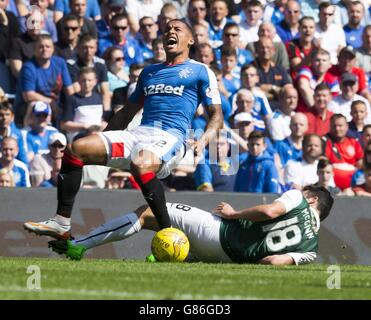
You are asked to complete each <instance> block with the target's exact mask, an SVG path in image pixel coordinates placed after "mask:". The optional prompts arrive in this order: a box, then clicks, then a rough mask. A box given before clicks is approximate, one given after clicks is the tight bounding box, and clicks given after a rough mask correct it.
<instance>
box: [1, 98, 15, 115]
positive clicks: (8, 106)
mask: <svg viewBox="0 0 371 320" xmlns="http://www.w3.org/2000/svg"><path fill="white" fill-rule="evenodd" d="M0 110H9V111H10V112H11V113H13V114H14V109H13V106H12V104H11V103H10V102H9V101H3V102H1V103H0Z"/></svg>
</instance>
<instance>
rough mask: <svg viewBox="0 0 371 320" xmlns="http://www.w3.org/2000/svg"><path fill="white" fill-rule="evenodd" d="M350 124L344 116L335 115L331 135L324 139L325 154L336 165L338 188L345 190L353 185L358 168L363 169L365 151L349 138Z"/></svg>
mask: <svg viewBox="0 0 371 320" xmlns="http://www.w3.org/2000/svg"><path fill="white" fill-rule="evenodd" d="M347 132H348V123H347V119H346V118H345V117H344V116H343V115H342V114H334V115H333V116H332V117H331V121H330V133H329V134H328V135H327V136H326V137H324V139H325V141H326V149H325V154H326V157H327V158H328V159H329V160H330V162H331V163H332V164H333V165H334V179H335V184H336V186H337V187H338V188H340V189H342V190H344V189H346V188H349V187H350V185H351V179H352V175H353V173H354V172H355V170H356V168H361V166H362V158H363V149H362V147H361V145H360V144H359V142H358V141H357V140H355V139H353V138H349V137H347Z"/></svg>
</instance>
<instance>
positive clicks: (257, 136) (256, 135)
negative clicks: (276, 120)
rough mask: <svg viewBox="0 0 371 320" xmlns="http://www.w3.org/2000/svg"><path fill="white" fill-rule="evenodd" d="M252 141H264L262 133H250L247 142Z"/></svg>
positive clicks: (257, 131)
mask: <svg viewBox="0 0 371 320" xmlns="http://www.w3.org/2000/svg"><path fill="white" fill-rule="evenodd" d="M253 139H263V140H264V141H265V134H264V131H259V130H254V131H253V132H251V133H250V135H249V137H248V138H247V141H250V140H253Z"/></svg>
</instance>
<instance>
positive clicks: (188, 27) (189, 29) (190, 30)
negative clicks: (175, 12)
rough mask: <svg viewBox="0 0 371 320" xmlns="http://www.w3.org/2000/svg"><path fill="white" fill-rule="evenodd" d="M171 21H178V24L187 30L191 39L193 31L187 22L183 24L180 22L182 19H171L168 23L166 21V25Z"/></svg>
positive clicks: (182, 21)
mask: <svg viewBox="0 0 371 320" xmlns="http://www.w3.org/2000/svg"><path fill="white" fill-rule="evenodd" d="M173 21H179V22H181V23H183V24H184V25H185V26H186V28H187V30H188V31H189V33H190V34H191V35H192V37H193V29H192V27H191V26H190V25H189V24H188V23H187V22H185V21H184V20H182V19H171V20H170V21H168V23H167V24H169V23H170V22H173Z"/></svg>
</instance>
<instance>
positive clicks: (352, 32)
mask: <svg viewBox="0 0 371 320" xmlns="http://www.w3.org/2000/svg"><path fill="white" fill-rule="evenodd" d="M364 15H365V7H364V6H363V3H362V2H361V1H353V2H350V3H349V4H348V17H349V21H348V24H346V25H345V26H344V27H343V29H344V33H345V38H346V42H347V45H348V46H352V47H353V48H354V49H357V48H360V47H361V46H362V33H363V29H364V26H363V25H362V20H363V17H364Z"/></svg>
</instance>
